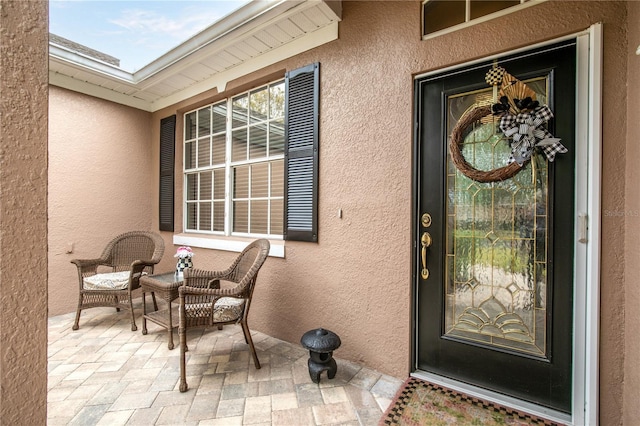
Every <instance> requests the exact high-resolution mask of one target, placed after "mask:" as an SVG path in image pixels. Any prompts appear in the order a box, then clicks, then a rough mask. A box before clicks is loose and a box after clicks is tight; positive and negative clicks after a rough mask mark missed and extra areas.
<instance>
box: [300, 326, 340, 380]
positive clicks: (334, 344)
mask: <svg viewBox="0 0 640 426" xmlns="http://www.w3.org/2000/svg"><path fill="white" fill-rule="evenodd" d="M341 343H342V342H340V337H338V335H337V334H336V333H334V332H332V331H329V330H325V329H324V328H317V329H315V330H310V331H307V332H306V333H304V335H303V336H302V339H300V344H302V346H303V347H304V348H305V349H308V350H309V362H308V364H309V376H311V380H313V382H314V383H320V373H322V372H323V371H327V377H329V379H333V378H334V377H335V376H336V372H337V371H338V365H337V364H336V360H335V359H333V351H334V350H336V349H338V348H339V347H340V344H341Z"/></svg>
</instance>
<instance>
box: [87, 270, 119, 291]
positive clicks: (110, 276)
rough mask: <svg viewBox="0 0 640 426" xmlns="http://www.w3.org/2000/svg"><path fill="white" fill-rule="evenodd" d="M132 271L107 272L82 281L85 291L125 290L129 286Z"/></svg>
mask: <svg viewBox="0 0 640 426" xmlns="http://www.w3.org/2000/svg"><path fill="white" fill-rule="evenodd" d="M129 275H130V271H122V272H107V273H104V274H96V275H92V276H90V277H86V278H85V279H83V280H82V287H83V288H84V289H85V290H124V289H126V288H127V287H128V286H129Z"/></svg>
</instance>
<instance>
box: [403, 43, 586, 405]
mask: <svg viewBox="0 0 640 426" xmlns="http://www.w3.org/2000/svg"><path fill="white" fill-rule="evenodd" d="M575 58H576V50H575V43H574V42H565V43H562V44H558V45H554V46H548V47H545V48H544V49H538V50H536V51H530V52H526V53H521V54H518V55H513V56H510V57H504V58H500V59H498V60H497V61H492V62H487V63H485V64H480V65H474V66H473V67H469V68H467V69H462V70H456V71H455V72H450V73H446V74H442V75H437V76H429V77H425V78H421V79H418V80H416V85H415V93H416V108H415V111H416V124H417V127H416V129H417V130H416V198H417V199H416V204H415V205H416V212H415V214H416V221H415V222H416V228H415V235H414V237H415V257H414V264H415V276H416V280H415V300H416V311H415V319H416V333H415V346H416V351H415V354H416V355H415V365H414V368H415V369H416V370H418V371H426V372H430V373H434V374H437V375H440V376H443V377H447V378H451V379H455V380H458V381H461V382H465V383H468V384H471V385H474V386H478V387H481V388H485V389H488V390H491V391H494V392H498V393H502V394H504V395H508V396H511V397H515V398H517V399H521V400H524V401H528V402H531V403H534V404H538V405H542V406H545V407H549V408H552V409H555V410H558V411H562V412H567V413H569V412H570V411H571V401H572V346H573V336H572V333H573V285H574V278H573V269H574V218H575V212H574V199H575V196H574V192H575V167H574V164H575V141H574V135H575V92H576V84H575V79H576V75H575V74H576V65H575V63H576V59H575ZM496 62H497V65H499V66H500V67H502V68H504V69H505V70H506V71H507V72H508V73H509V74H511V75H513V76H514V77H516V78H517V79H518V80H520V81H522V82H524V83H525V84H526V86H527V87H528V88H529V89H531V90H533V91H534V92H535V93H536V96H537V99H538V101H539V102H540V104H542V105H548V106H549V108H550V110H551V111H553V115H554V117H553V118H552V119H550V120H548V121H547V122H546V123H545V124H543V125H542V126H541V127H544V128H546V129H548V131H549V132H550V133H551V134H553V136H555V137H557V138H561V143H562V144H563V145H564V146H565V147H566V148H567V149H568V152H566V153H563V154H557V155H556V157H555V161H554V162H550V161H548V159H547V158H546V156H545V155H543V154H542V153H540V152H539V151H537V152H538V153H536V154H535V155H534V156H533V157H532V158H533V159H532V161H530V162H528V163H526V164H525V165H524V166H523V167H522V170H520V171H519V172H518V173H517V174H516V175H515V176H513V177H511V178H508V179H506V180H502V181H498V182H489V183H483V182H478V181H477V180H474V179H473V178H469V177H467V176H466V175H465V174H463V173H462V172H461V170H460V167H457V166H456V165H455V164H454V163H453V162H452V161H451V159H450V153H449V148H448V142H449V138H450V136H451V132H452V130H453V129H454V127H455V126H456V124H457V123H458V122H459V120H460V119H461V117H462V116H463V115H464V113H465V112H468V111H470V110H473V109H475V108H476V107H478V106H479V105H487V104H492V103H493V101H494V99H495V98H496V94H495V92H494V90H493V89H492V87H490V86H489V85H488V84H487V82H486V81H485V75H486V73H487V71H488V70H490V69H492V67H494V66H495V65H496ZM498 121H499V119H495V118H493V117H492V116H491V115H490V114H489V115H488V116H486V117H484V118H483V119H482V120H478V121H477V122H475V124H472V125H470V126H469V127H468V128H467V129H465V132H464V143H463V148H462V149H461V151H462V153H463V155H464V158H465V159H466V161H467V162H468V163H469V164H470V165H471V166H472V167H473V168H475V169H477V170H482V171H487V170H494V169H497V168H500V167H503V166H504V165H506V164H507V161H508V160H509V158H510V154H511V148H510V146H509V144H508V139H507V138H506V137H505V135H504V133H503V132H502V131H500V129H499V126H498Z"/></svg>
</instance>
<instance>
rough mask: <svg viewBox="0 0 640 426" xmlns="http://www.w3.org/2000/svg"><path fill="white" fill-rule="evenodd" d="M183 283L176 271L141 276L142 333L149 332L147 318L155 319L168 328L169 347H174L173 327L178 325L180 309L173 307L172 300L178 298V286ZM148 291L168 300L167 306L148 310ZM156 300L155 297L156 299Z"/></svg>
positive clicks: (154, 320)
mask: <svg viewBox="0 0 640 426" xmlns="http://www.w3.org/2000/svg"><path fill="white" fill-rule="evenodd" d="M181 285H182V277H178V275H176V274H175V273H174V272H169V273H166V274H159V275H145V276H142V277H140V287H142V310H143V312H144V315H143V316H142V334H147V320H149V321H153V322H154V323H156V324H158V325H159V326H161V327H164V328H165V329H167V334H168V335H169V345H168V346H169V349H173V348H174V345H173V329H174V328H176V327H178V310H177V309H176V310H172V309H171V302H172V301H174V300H175V299H177V298H178V287H180V286H181ZM146 293H152V295H154V294H157V295H158V296H160V297H161V298H162V299H164V300H165V301H166V302H167V308H166V309H161V310H157V308H156V310H155V311H152V312H147V297H146ZM154 302H155V299H154Z"/></svg>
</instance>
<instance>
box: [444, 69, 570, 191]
mask: <svg viewBox="0 0 640 426" xmlns="http://www.w3.org/2000/svg"><path fill="white" fill-rule="evenodd" d="M485 80H486V82H487V84H489V85H490V86H494V87H496V88H497V87H498V86H499V87H500V89H499V95H500V99H499V102H496V103H494V104H493V105H480V106H476V107H474V108H472V109H471V110H469V111H467V112H466V113H465V114H464V115H463V116H462V117H461V118H460V120H458V122H457V123H456V125H455V127H454V128H453V130H452V132H451V139H450V141H449V153H450V155H451V160H452V161H453V164H454V165H455V166H456V168H457V169H458V170H460V172H461V173H462V174H463V175H465V176H467V177H468V178H470V179H473V180H475V181H477V182H483V183H486V182H499V181H503V180H505V179H509V178H511V177H513V176H515V175H516V174H518V173H519V172H520V171H521V170H522V169H523V167H524V166H525V165H526V164H527V163H528V162H529V161H531V158H532V157H533V156H534V155H536V154H537V153H538V152H541V153H544V155H545V156H546V158H547V160H549V161H551V162H552V161H554V159H555V156H556V154H562V153H566V152H567V148H566V147H565V146H564V145H562V144H561V143H560V139H559V138H556V137H554V136H553V135H552V134H551V133H549V131H548V130H547V128H546V123H547V122H548V121H549V120H550V119H551V118H553V113H552V112H551V109H550V108H549V106H547V105H540V103H539V102H538V101H537V100H536V93H535V92H534V91H533V90H531V89H530V88H529V87H527V85H526V84H524V83H523V82H521V81H520V80H518V79H517V78H515V77H514V76H512V75H511V74H509V73H508V72H506V70H505V69H504V68H501V67H494V68H493V69H491V70H489V72H488V73H487V75H486V77H485ZM494 93H495V92H494ZM488 116H496V117H500V121H499V124H498V127H499V129H500V131H501V132H502V133H503V134H504V135H505V137H506V140H507V142H508V143H509V145H510V148H511V155H510V156H509V159H508V160H507V162H506V165H505V166H503V167H499V168H496V169H493V170H488V171H485V170H478V169H476V168H475V167H473V166H472V165H471V164H469V162H468V161H467V160H466V159H465V158H464V155H463V154H462V146H463V145H464V136H465V135H466V134H467V133H468V131H469V127H471V126H472V125H474V124H475V123H476V122H478V121H480V120H482V119H484V118H485V117H488Z"/></svg>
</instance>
